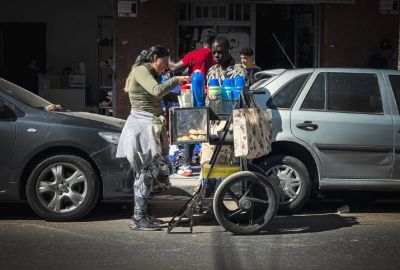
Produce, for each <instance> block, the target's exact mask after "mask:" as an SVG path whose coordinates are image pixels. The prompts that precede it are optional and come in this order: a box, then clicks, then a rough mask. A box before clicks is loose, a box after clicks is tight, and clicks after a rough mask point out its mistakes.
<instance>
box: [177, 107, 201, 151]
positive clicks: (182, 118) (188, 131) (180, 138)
mask: <svg viewBox="0 0 400 270" xmlns="http://www.w3.org/2000/svg"><path fill="white" fill-rule="evenodd" d="M169 120H170V123H169V134H170V137H171V144H181V143H201V142H207V141H208V122H209V117H208V107H193V108H171V109H170V112H169Z"/></svg>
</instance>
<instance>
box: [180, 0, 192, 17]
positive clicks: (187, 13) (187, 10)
mask: <svg viewBox="0 0 400 270" xmlns="http://www.w3.org/2000/svg"><path fill="white" fill-rule="evenodd" d="M179 19H180V20H181V21H189V20H191V19H192V4H191V3H182V4H181V5H180V7H179Z"/></svg>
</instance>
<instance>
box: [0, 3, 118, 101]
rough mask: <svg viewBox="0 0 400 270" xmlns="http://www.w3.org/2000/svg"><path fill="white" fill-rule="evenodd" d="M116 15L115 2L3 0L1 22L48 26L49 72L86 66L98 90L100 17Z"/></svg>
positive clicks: (89, 76)
mask: <svg viewBox="0 0 400 270" xmlns="http://www.w3.org/2000/svg"><path fill="white" fill-rule="evenodd" d="M98 16H112V0H64V1H60V0H1V1H0V21H1V22H42V23H46V39H47V40H46V47H47V70H48V71H54V72H56V73H58V72H61V71H62V69H63V68H64V67H65V66H72V65H74V64H76V63H78V62H85V63H86V72H87V76H88V79H89V80H90V82H91V83H92V84H93V89H92V91H93V96H94V97H96V96H97V93H96V89H97V62H98V61H97V18H98Z"/></svg>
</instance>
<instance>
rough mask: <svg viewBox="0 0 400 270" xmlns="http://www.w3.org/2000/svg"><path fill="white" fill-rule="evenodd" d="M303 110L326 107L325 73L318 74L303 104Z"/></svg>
mask: <svg viewBox="0 0 400 270" xmlns="http://www.w3.org/2000/svg"><path fill="white" fill-rule="evenodd" d="M301 109H303V110H324V109H325V73H320V74H318V76H317V78H316V79H315V81H314V83H313V84H312V86H311V88H310V91H308V93H307V96H306V98H305V100H304V102H303V104H302V105H301Z"/></svg>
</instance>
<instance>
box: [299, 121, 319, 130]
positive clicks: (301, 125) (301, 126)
mask: <svg viewBox="0 0 400 270" xmlns="http://www.w3.org/2000/svg"><path fill="white" fill-rule="evenodd" d="M296 127H298V128H299V129H303V130H307V131H314V130H317V129H318V125H317V124H313V122H312V121H304V122H303V123H297V124H296Z"/></svg>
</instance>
